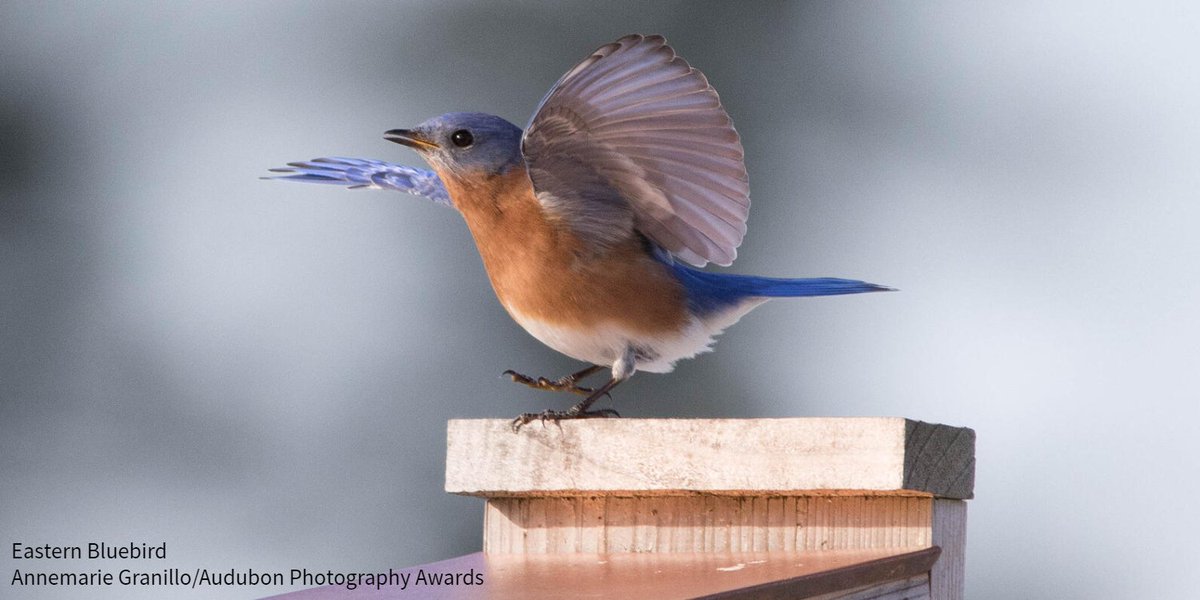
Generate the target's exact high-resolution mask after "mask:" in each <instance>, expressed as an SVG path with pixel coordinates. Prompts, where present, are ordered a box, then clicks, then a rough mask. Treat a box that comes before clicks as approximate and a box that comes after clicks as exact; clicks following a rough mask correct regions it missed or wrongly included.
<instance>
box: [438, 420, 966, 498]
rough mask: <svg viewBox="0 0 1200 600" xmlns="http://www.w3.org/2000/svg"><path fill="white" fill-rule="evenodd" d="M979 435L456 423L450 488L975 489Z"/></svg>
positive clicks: (616, 423) (630, 423)
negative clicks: (975, 444) (975, 455)
mask: <svg viewBox="0 0 1200 600" xmlns="http://www.w3.org/2000/svg"><path fill="white" fill-rule="evenodd" d="M974 439H975V436H974V432H973V431H971V430H970V429H966V428H956V427H949V426H946V425H932V424H928V423H921V422H918V421H911V420H908V419H902V418H890V417H863V418H813V419H808V418H806V419H589V420H582V421H563V422H560V423H546V424H543V423H540V422H534V423H530V424H529V425H526V426H525V427H523V428H521V430H520V431H518V432H514V431H513V430H512V428H511V427H510V426H509V422H508V421H505V420H452V421H450V423H449V429H448V436H447V455H446V491H448V492H451V493H456V494H470V495H479V496H488V497H497V496H522V495H568V496H581V495H584V496H586V495H604V494H618V495H620V494H624V495H634V494H636V495H652V494H667V495H680V494H688V493H696V492H702V493H720V494H734V495H764V496H765V495H788V494H796V493H812V492H814V491H821V490H839V491H844V490H855V491H874V492H893V493H915V494H932V495H935V496H952V497H957V498H964V497H970V495H971V492H972V486H973V481H974Z"/></svg>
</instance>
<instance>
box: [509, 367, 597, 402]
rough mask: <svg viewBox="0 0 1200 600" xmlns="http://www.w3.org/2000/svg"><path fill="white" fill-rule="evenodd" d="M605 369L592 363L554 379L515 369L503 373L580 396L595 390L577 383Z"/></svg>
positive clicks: (521, 381)
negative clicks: (532, 375)
mask: <svg viewBox="0 0 1200 600" xmlns="http://www.w3.org/2000/svg"><path fill="white" fill-rule="evenodd" d="M603 369H604V367H602V366H600V365H592V366H590V367H588V368H586V369H584V370H582V371H579V372H577V373H571V374H570V375H567V376H566V377H560V378H558V379H554V380H551V379H546V378H545V377H538V378H537V379H534V378H532V377H530V376H528V375H522V374H520V373H518V372H516V371H513V370H512V369H509V370H507V371H505V372H504V373H501V375H508V376H509V377H511V378H512V380H513V381H514V382H516V383H523V384H525V385H527V386H529V387H531V388H534V389H539V390H546V391H549V392H571V393H572V394H579V395H580V396H590V395H591V394H592V392H593V390H592V389H591V388H585V387H580V386H578V385H575V384H576V383H578V382H579V380H580V379H583V378H585V377H589V376H591V375H594V374H596V373H598V372H600V371H601V370H603Z"/></svg>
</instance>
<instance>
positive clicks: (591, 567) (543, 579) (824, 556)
mask: <svg viewBox="0 0 1200 600" xmlns="http://www.w3.org/2000/svg"><path fill="white" fill-rule="evenodd" d="M938 552H939V551H938V549H937V548H927V549H924V550H919V551H915V552H897V551H883V550H875V551H855V552H819V553H798V552H782V553H713V554H617V555H605V554H562V555H552V554H543V555H514V554H509V555H488V554H483V553H475V554H470V555H467V556H463V557H459V558H455V559H451V560H448V561H442V562H438V563H432V564H428V565H422V566H420V567H412V568H408V569H403V570H400V572H402V573H406V574H408V576H409V582H410V584H409V586H408V587H407V588H406V589H401V588H400V586H384V587H382V588H380V589H375V588H373V587H359V588H356V589H354V590H347V589H346V588H345V587H344V586H328V587H321V588H312V589H308V590H301V591H299V592H292V593H289V594H283V595H280V596H274V597H273V598H275V600H340V599H343V598H354V599H356V600H383V599H401V598H403V599H409V600H421V599H430V598H438V599H443V600H466V599H472V600H474V599H502V598H521V599H529V600H541V599H573V598H664V599H672V598H679V599H683V598H712V599H722V600H740V599H743V598H744V599H750V598H754V599H765V600H772V599H776V598H779V599H782V598H811V597H820V598H826V599H828V598H836V597H839V596H830V595H829V594H833V593H836V592H842V591H845V592H846V593H860V592H861V591H862V590H864V589H869V588H870V587H872V586H875V587H883V584H887V583H889V582H909V583H911V582H912V581H913V580H914V578H916V579H917V580H919V578H920V577H921V576H922V575H923V574H926V573H928V571H929V569H930V566H931V565H932V564H933V563H934V561H935V560H936V559H937V556H938ZM419 571H423V572H424V573H426V575H427V576H428V574H431V573H436V574H446V573H451V574H453V573H459V574H467V575H470V576H471V577H472V580H474V578H473V575H474V574H478V575H479V580H481V581H482V582H481V583H477V584H472V585H466V584H459V585H416V584H414V583H413V581H415V579H414V578H415V577H416V575H417V573H418V572H419ZM464 579H465V578H464ZM918 586H919V584H918ZM897 587H898V586H897V585H893V586H891V589H892V591H894V590H895V589H896V588H897ZM909 588H910V589H912V586H911V585H909ZM917 589H918V590H919V587H918V588H917ZM874 597H878V598H896V596H894V595H893V596H886V595H884V596H869V595H868V596H861V595H860V596H849V598H857V599H859V600H865V599H866V598H874ZM903 597H907V598H921V597H923V596H919V595H910V596H903Z"/></svg>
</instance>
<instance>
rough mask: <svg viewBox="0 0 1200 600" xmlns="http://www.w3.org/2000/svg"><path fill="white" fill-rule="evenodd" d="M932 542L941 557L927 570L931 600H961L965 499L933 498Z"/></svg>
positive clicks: (963, 570)
mask: <svg viewBox="0 0 1200 600" xmlns="http://www.w3.org/2000/svg"><path fill="white" fill-rule="evenodd" d="M933 543H934V544H936V545H938V546H940V547H941V548H942V556H941V558H939V559H938V561H937V563H935V564H934V565H933V571H932V572H931V573H930V588H931V591H932V597H933V598H934V600H962V598H963V597H964V595H965V594H966V557H967V503H966V502H964V501H962V500H950V499H945V498H937V499H934V501H933Z"/></svg>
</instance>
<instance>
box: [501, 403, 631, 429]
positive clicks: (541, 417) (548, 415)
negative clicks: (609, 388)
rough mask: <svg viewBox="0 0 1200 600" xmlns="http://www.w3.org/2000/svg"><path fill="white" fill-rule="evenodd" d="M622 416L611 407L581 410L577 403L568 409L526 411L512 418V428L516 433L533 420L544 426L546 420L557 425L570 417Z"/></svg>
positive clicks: (605, 417)
mask: <svg viewBox="0 0 1200 600" xmlns="http://www.w3.org/2000/svg"><path fill="white" fill-rule="evenodd" d="M620 416H621V415H620V413H618V412H617V411H615V410H613V409H611V408H602V409H600V410H581V409H580V408H579V405H576V406H572V407H571V408H569V409H567V410H543V411H542V412H540V413H524V414H522V415H521V416H519V417H517V418H515V419H513V420H512V430H513V433H516V432H518V431H520V430H521V428H522V427H524V426H525V425H528V424H529V423H532V422H533V421H541V422H542V426H543V427H544V426H545V425H546V421H553V422H554V424H556V425H557V424H558V423H559V422H560V421H565V420H568V419H608V418H620Z"/></svg>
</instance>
